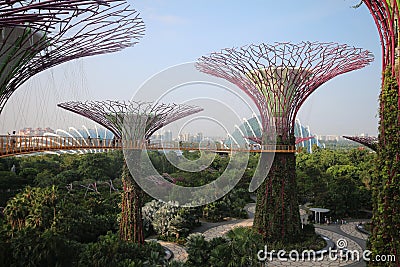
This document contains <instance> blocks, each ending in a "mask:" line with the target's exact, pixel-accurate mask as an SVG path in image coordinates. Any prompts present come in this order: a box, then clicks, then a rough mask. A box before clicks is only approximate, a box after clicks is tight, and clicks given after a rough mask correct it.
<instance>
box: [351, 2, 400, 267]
mask: <svg viewBox="0 0 400 267" xmlns="http://www.w3.org/2000/svg"><path fill="white" fill-rule="evenodd" d="M362 3H364V4H365V5H366V6H367V8H368V10H369V11H370V13H371V15H372V17H373V19H374V22H375V24H376V27H377V29H378V33H379V37H380V41H381V46H382V90H381V92H380V96H379V136H378V139H379V142H378V145H377V158H378V160H377V175H376V177H374V178H373V181H372V198H373V201H372V203H373V217H372V235H371V236H370V240H369V241H370V242H369V248H370V250H371V251H372V253H373V255H379V254H380V255H389V254H394V255H396V264H397V266H399V265H400V232H399V228H400V205H399V204H398V203H399V201H400V88H399V84H400V61H399V56H400V51H399V49H400V43H399V41H400V40H399V34H400V30H399V14H400V10H399V8H400V6H399V3H400V2H399V1H398V0H362V1H361V2H360V4H359V6H360V5H361V4H362ZM370 264H371V265H377V266H379V265H385V263H379V262H373V263H370Z"/></svg>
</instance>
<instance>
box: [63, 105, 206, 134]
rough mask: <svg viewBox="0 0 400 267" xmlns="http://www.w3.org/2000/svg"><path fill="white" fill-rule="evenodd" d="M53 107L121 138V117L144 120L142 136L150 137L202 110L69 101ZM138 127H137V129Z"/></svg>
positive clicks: (192, 107)
mask: <svg viewBox="0 0 400 267" xmlns="http://www.w3.org/2000/svg"><path fill="white" fill-rule="evenodd" d="M57 106H59V107H61V108H63V109H66V110H69V111H72V112H74V113H76V114H79V115H81V116H83V117H86V118H88V119H90V120H92V121H95V122H97V123H98V124H100V125H102V126H104V127H105V128H107V129H108V130H110V131H111V132H112V133H113V134H114V135H115V136H116V137H117V138H121V137H122V133H123V130H124V129H123V128H124V118H125V115H145V116H147V120H146V123H145V125H144V127H145V136H144V138H145V139H146V140H147V139H148V138H150V136H151V135H152V134H153V133H154V132H156V131H157V130H159V129H161V128H162V127H164V126H165V125H168V124H169V123H171V122H174V121H176V120H179V119H181V118H184V117H186V116H189V115H192V114H195V113H198V112H200V111H202V110H203V109H202V108H199V107H195V106H188V105H183V104H162V103H156V104H153V103H148V102H135V101H111V100H106V101H85V102H80V101H71V102H65V103H60V104H58V105H57ZM138 126H139V125H138Z"/></svg>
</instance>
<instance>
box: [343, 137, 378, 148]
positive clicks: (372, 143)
mask: <svg viewBox="0 0 400 267" xmlns="http://www.w3.org/2000/svg"><path fill="white" fill-rule="evenodd" d="M343 137H344V138H346V139H349V140H351V141H354V142H357V143H359V144H362V145H364V146H366V147H368V148H370V149H372V150H373V151H376V150H377V146H378V138H377V137H373V136H343Z"/></svg>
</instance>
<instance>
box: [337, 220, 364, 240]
mask: <svg viewBox="0 0 400 267" xmlns="http://www.w3.org/2000/svg"><path fill="white" fill-rule="evenodd" d="M358 223H359V222H349V223H347V224H343V225H341V226H340V230H342V231H343V232H345V233H346V234H348V235H351V236H354V237H357V238H359V239H362V240H367V239H368V235H367V234H364V233H361V232H360V231H357V229H356V227H357V224H358Z"/></svg>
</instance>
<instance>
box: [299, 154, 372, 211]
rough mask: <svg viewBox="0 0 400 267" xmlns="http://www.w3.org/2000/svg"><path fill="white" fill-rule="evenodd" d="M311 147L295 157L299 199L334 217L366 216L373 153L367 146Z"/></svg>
mask: <svg viewBox="0 0 400 267" xmlns="http://www.w3.org/2000/svg"><path fill="white" fill-rule="evenodd" d="M313 151H314V153H312V154H309V153H306V152H304V151H303V152H301V153H299V154H298V155H297V157H296V161H297V163H296V170H297V184H298V190H299V192H298V196H299V203H300V204H306V203H309V204H312V206H314V207H322V208H328V209H330V210H331V212H330V213H329V216H332V217H335V218H344V217H365V216H368V215H369V213H366V212H365V211H369V210H371V191H370V187H371V179H372V177H373V176H374V169H373V168H372V166H373V165H374V162H375V159H376V154H375V153H373V152H371V151H370V150H368V149H363V150H360V149H352V150H349V151H348V150H329V149H319V148H317V147H314V149H313Z"/></svg>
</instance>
